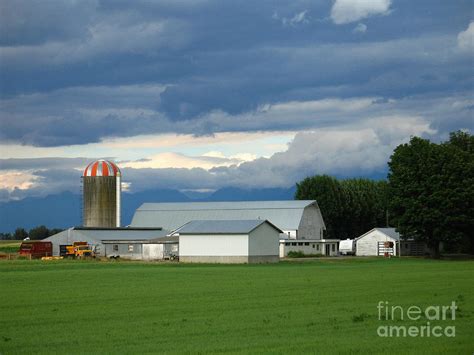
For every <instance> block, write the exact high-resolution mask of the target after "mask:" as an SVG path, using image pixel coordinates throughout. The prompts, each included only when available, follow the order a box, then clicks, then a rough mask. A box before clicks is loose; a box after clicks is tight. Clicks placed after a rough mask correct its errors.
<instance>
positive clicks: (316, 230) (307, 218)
mask: <svg viewBox="0 0 474 355" xmlns="http://www.w3.org/2000/svg"><path fill="white" fill-rule="evenodd" d="M323 229H324V221H323V219H322V216H321V211H320V210H319V208H317V207H316V206H314V205H311V206H308V207H306V208H305V209H304V211H303V216H302V217H301V221H300V225H299V227H298V237H297V238H298V239H322V238H323Z"/></svg>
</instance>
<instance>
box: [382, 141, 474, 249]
mask: <svg viewBox="0 0 474 355" xmlns="http://www.w3.org/2000/svg"><path fill="white" fill-rule="evenodd" d="M469 142H471V143H472V136H470V135H466V134H465V133H463V132H457V133H454V134H452V135H451V139H450V141H448V142H445V143H443V144H435V143H432V142H430V141H428V140H425V139H421V138H418V137H414V138H412V139H411V140H410V142H409V143H408V144H402V145H400V146H398V147H397V148H396V149H395V151H394V153H393V155H392V156H391V158H390V161H389V163H388V165H389V168H390V171H389V184H390V193H391V196H392V199H391V210H392V211H393V214H394V216H393V217H394V221H395V223H396V226H397V229H398V231H399V232H400V233H401V234H402V235H403V236H404V237H405V238H413V239H415V240H420V241H424V242H426V243H427V244H428V246H429V247H430V248H431V250H432V256H433V257H436V258H437V257H439V255H440V244H441V242H445V243H449V244H450V243H457V242H459V241H460V240H461V239H463V238H469V239H470V240H472V232H471V230H473V229H474V225H473V223H474V214H473V201H474V159H473V157H474V155H473V153H472V145H470V144H471V143H469Z"/></svg>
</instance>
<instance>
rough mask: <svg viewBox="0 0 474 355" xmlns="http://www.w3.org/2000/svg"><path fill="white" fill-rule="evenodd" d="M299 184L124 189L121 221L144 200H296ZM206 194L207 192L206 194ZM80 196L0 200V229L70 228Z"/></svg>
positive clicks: (78, 212) (127, 221)
mask: <svg viewBox="0 0 474 355" xmlns="http://www.w3.org/2000/svg"><path fill="white" fill-rule="evenodd" d="M295 191H296V187H291V188H288V189H284V188H281V189H280V188H272V189H251V190H245V189H240V188H234V187H228V188H223V189H220V190H217V191H216V192H214V193H213V194H211V195H210V196H209V195H208V194H203V195H201V196H200V195H199V194H197V195H195V196H196V197H199V198H195V199H191V198H190V197H189V196H186V195H185V194H184V193H181V192H180V191H177V190H169V189H159V190H158V189H157V190H147V191H141V192H136V193H126V192H124V193H122V225H128V224H130V222H131V220H132V217H133V214H134V213H135V210H136V209H137V208H138V207H139V206H140V205H141V204H142V203H144V202H189V201H258V200H264V201H265V200H266V201H272V200H273V201H275V200H293V197H294V194H295ZM206 195H207V196H206ZM81 213H82V212H81V196H79V195H77V194H73V193H71V192H63V193H60V194H57V195H49V196H46V197H41V198H39V197H35V198H33V197H29V198H25V199H23V200H20V201H10V202H4V203H0V232H13V231H14V230H15V229H16V228H18V227H22V228H25V229H26V230H29V229H31V228H33V227H36V226H39V225H42V224H44V225H45V226H47V227H48V228H67V227H71V226H78V225H80V224H81V216H82V214H81Z"/></svg>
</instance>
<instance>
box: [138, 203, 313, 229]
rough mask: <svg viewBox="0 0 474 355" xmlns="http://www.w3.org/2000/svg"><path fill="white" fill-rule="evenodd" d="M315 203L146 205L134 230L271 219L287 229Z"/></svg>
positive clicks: (294, 226) (296, 226)
mask: <svg viewBox="0 0 474 355" xmlns="http://www.w3.org/2000/svg"><path fill="white" fill-rule="evenodd" d="M311 205H314V206H315V207H317V208H319V207H318V205H317V202H316V201H315V200H294V201H238V202H180V203H144V204H143V205H141V206H140V207H139V208H138V209H137V211H136V212H135V214H134V216H133V219H132V223H131V226H132V227H163V228H164V229H168V230H175V229H177V228H179V227H181V226H183V225H184V224H186V223H188V222H189V221H195V220H213V221H216V220H258V219H261V220H265V219H267V220H269V221H270V222H272V223H274V224H275V225H276V226H277V227H278V228H281V229H283V230H296V229H298V228H299V224H300V222H301V218H302V216H303V211H304V209H305V208H306V207H308V206H311Z"/></svg>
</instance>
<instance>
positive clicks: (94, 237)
mask: <svg viewBox="0 0 474 355" xmlns="http://www.w3.org/2000/svg"><path fill="white" fill-rule="evenodd" d="M168 233H169V231H166V230H163V229H161V228H93V227H74V228H69V229H67V230H65V231H62V232H60V233H58V234H55V235H52V236H50V237H48V238H46V239H44V241H50V242H52V243H53V255H60V249H61V246H64V245H72V244H73V243H74V242H87V243H88V244H89V245H90V246H91V247H92V249H93V250H94V252H95V254H96V255H97V256H105V257H110V256H114V257H116V256H120V257H123V258H128V259H144V260H152V259H162V258H164V257H166V256H167V255H169V253H173V252H175V253H177V248H178V240H177V238H174V239H173V238H167V234H168Z"/></svg>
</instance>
